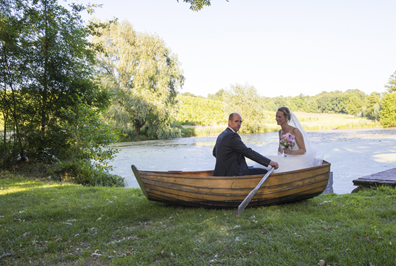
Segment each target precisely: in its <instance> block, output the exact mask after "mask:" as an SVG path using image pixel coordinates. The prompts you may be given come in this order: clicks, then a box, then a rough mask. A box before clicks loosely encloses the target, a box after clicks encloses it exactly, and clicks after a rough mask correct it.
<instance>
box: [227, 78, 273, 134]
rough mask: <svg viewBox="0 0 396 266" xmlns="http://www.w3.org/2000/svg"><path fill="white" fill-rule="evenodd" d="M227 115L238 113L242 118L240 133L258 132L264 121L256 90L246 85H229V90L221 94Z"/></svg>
mask: <svg viewBox="0 0 396 266" xmlns="http://www.w3.org/2000/svg"><path fill="white" fill-rule="evenodd" d="M223 98H224V104H225V110H226V113H227V114H231V113H234V112H236V113H239V114H240V115H241V116H242V121H243V127H241V131H242V132H244V133H245V132H249V133H254V132H259V131H260V130H262V128H263V127H264V121H265V119H266V114H265V109H264V104H263V101H262V100H261V99H260V97H259V96H258V94H257V90H256V89H255V88H254V87H253V86H250V85H248V84H246V85H240V84H235V85H231V88H230V90H227V91H225V92H224V94H223Z"/></svg>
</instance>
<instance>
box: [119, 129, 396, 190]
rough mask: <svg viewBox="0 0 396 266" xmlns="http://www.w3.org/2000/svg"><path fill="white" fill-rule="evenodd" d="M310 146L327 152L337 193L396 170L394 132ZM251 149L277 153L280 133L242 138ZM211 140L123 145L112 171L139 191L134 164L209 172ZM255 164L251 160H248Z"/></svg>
mask: <svg viewBox="0 0 396 266" xmlns="http://www.w3.org/2000/svg"><path fill="white" fill-rule="evenodd" d="M308 135H309V137H310V139H311V142H312V143H313V144H315V145H316V147H317V148H318V149H320V150H321V151H323V153H324V154H325V157H324V159H325V160H327V161H329V162H330V163H331V164H332V166H331V171H332V172H333V178H334V184H333V189H334V193H337V194H345V193H350V192H351V191H352V190H353V189H354V188H355V186H353V183H352V180H354V179H356V178H359V177H362V176H365V175H369V174H373V173H376V172H380V171H384V170H387V169H391V168H395V167H396V130H395V129H359V130H331V131H313V132H308ZM241 137H242V140H243V141H244V142H245V144H246V145H247V146H248V147H251V148H253V149H254V150H256V151H258V152H260V153H262V154H263V155H271V154H275V153H276V151H277V147H278V133H276V132H273V133H259V134H248V135H244V134H241ZM215 141H216V136H213V137H192V138H179V139H170V140H150V141H142V142H129V143H119V144H117V145H116V147H117V148H118V149H119V150H120V152H119V153H118V154H117V157H116V159H115V160H114V161H113V162H112V165H113V166H115V169H114V171H113V172H112V173H114V174H118V175H120V176H122V177H124V178H125V179H126V181H127V183H128V187H133V188H136V187H139V185H138V184H137V182H136V180H135V177H134V175H133V173H132V171H131V164H134V165H135V166H136V167H137V168H138V169H141V170H208V169H213V168H214V164H215V158H214V157H213V156H212V149H213V146H214V143H215ZM248 164H253V162H251V161H250V162H248Z"/></svg>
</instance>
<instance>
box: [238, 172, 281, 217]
mask: <svg viewBox="0 0 396 266" xmlns="http://www.w3.org/2000/svg"><path fill="white" fill-rule="evenodd" d="M273 170H274V167H272V166H271V168H270V169H269V170H268V172H267V173H266V174H265V176H264V177H263V179H261V181H260V182H259V183H258V184H257V186H256V187H255V188H254V189H253V190H252V191H250V193H249V195H247V197H246V198H245V199H244V200H243V201H242V203H241V204H239V206H238V213H237V215H236V217H238V216H239V215H241V213H242V212H243V210H244V209H245V208H246V207H247V206H248V204H249V202H250V201H251V200H252V198H253V196H254V194H256V192H257V190H259V188H260V187H261V186H262V185H263V183H264V182H265V180H266V179H267V178H268V177H269V175H270V174H271V173H272V171H273Z"/></svg>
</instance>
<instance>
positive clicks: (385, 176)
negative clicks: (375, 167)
mask: <svg viewBox="0 0 396 266" xmlns="http://www.w3.org/2000/svg"><path fill="white" fill-rule="evenodd" d="M353 184H354V185H355V186H361V187H375V186H381V185H386V186H396V168H393V169H389V170H386V171H383V172H379V173H375V174H372V175H367V176H363V177H360V178H358V179H355V180H353Z"/></svg>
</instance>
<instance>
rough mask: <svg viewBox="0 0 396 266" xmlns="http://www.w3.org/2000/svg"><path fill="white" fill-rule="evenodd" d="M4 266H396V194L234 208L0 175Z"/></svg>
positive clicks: (384, 189) (367, 193)
mask: <svg viewBox="0 0 396 266" xmlns="http://www.w3.org/2000/svg"><path fill="white" fill-rule="evenodd" d="M0 206H1V207H0V265H25V264H27V265H318V263H319V261H320V260H324V261H325V263H324V264H322V265H396V226H395V222H396V221H395V219H396V191H395V190H394V189H392V188H388V187H381V188H379V189H377V190H374V189H371V190H362V191H359V192H358V193H354V194H345V195H336V194H330V195H321V196H318V197H315V198H313V199H310V200H305V201H302V202H298V203H294V204H287V205H278V206H270V207H259V208H247V209H246V210H245V211H244V212H243V213H242V214H241V216H240V217H239V218H236V217H235V215H236V209H226V210H215V209H210V210H208V209H202V208H184V207H175V206H169V205H165V204H161V203H156V202H150V201H147V200H146V198H145V197H144V196H143V195H142V193H141V190H140V189H126V188H108V187H83V186H81V185H75V184H71V183H60V182H54V181H48V179H35V180H33V179H28V178H22V177H21V176H18V175H16V174H10V173H3V174H1V176H0Z"/></svg>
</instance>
